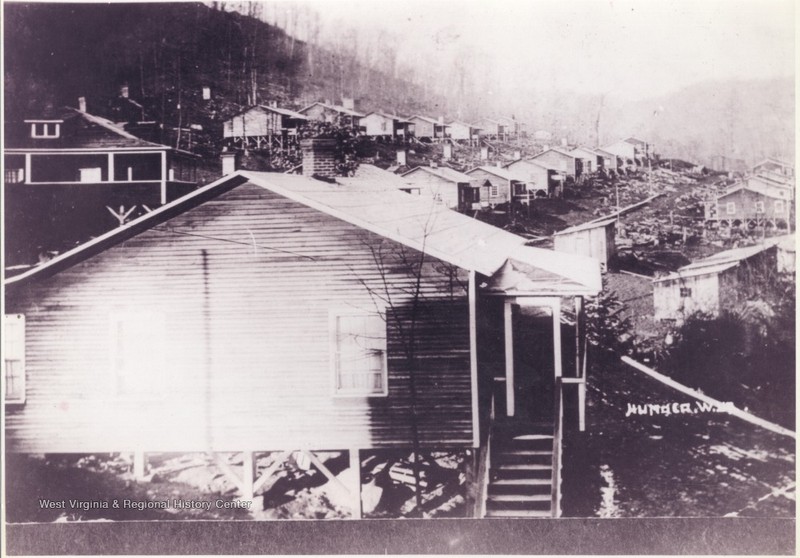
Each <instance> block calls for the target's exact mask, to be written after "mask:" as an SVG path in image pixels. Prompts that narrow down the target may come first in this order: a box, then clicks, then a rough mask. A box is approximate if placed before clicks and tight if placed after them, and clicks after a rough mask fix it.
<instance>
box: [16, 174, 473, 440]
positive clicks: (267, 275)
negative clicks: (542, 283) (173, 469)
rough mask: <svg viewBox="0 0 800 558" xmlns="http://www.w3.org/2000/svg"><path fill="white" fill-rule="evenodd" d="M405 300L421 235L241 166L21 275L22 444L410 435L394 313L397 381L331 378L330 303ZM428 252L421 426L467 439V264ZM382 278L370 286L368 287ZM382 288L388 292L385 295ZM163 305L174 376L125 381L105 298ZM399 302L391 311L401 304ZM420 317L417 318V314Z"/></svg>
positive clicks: (427, 432) (113, 307)
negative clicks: (379, 384)
mask: <svg viewBox="0 0 800 558" xmlns="http://www.w3.org/2000/svg"><path fill="white" fill-rule="evenodd" d="M375 254H384V255H385V257H383V258H381V257H378V258H377V260H378V261H379V262H383V266H384V268H385V270H386V276H387V277H386V278H387V279H388V281H389V285H391V287H390V290H389V293H390V294H391V297H392V299H394V300H395V301H396V302H397V304H398V305H399V306H398V308H399V310H398V314H403V313H404V312H406V313H407V312H408V308H407V306H406V307H402V303H403V301H406V302H407V301H408V298H409V297H408V294H407V291H408V290H409V289H411V288H412V287H413V283H414V281H413V276H410V275H409V274H408V273H407V272H406V270H405V264H404V260H403V258H407V259H408V260H410V261H411V262H414V261H417V260H416V259H415V258H416V257H418V256H419V254H418V253H416V252H414V251H412V250H409V249H402V248H401V247H400V246H399V245H397V244H394V243H392V242H390V241H388V240H386V239H383V238H382V237H378V236H376V235H374V234H372V233H369V232H367V231H364V230H362V229H359V228H357V227H355V226H353V225H350V224H348V223H345V222H344V221H340V220H338V219H335V218H333V217H330V216H328V215H326V214H323V213H320V212H317V211H315V210H312V209H310V208H308V207H307V206H304V205H302V204H299V203H296V202H293V201H290V200H287V199H285V198H283V197H280V196H278V195H276V194H273V193H271V192H268V191H266V190H263V189H261V188H258V187H256V186H253V185H250V184H245V185H243V186H240V187H238V188H236V189H234V190H232V191H231V192H228V193H226V194H223V195H221V196H220V197H218V198H216V199H214V200H211V201H209V202H206V203H205V204H203V205H201V206H199V207H197V208H195V209H193V210H190V211H188V212H186V213H184V214H182V215H180V216H178V217H175V218H173V219H171V220H169V221H167V222H166V223H164V224H163V225H160V226H158V227H156V228H155V229H153V230H148V231H145V232H144V233H142V234H140V235H138V236H136V237H134V238H132V239H130V240H128V241H126V242H124V243H122V244H120V245H117V246H115V247H113V248H110V249H108V250H107V251H105V252H103V253H101V254H99V255H97V256H95V257H93V258H90V259H89V260H86V261H85V262H83V263H80V264H78V265H76V266H74V267H72V268H70V269H67V270H65V271H63V272H61V273H59V274H57V275H55V276H53V277H51V278H48V279H42V280H40V281H38V282H35V283H32V284H28V285H22V286H19V287H15V288H13V289H12V290H10V291H9V292H8V294H7V297H8V298H7V312H9V313H12V312H13V313H22V314H24V315H25V316H26V320H27V330H26V335H27V341H28V343H27V347H26V357H27V371H26V372H27V379H28V390H27V395H28V400H27V402H26V404H25V405H24V406H22V407H18V408H9V409H7V411H6V426H7V433H6V436H7V437H6V441H7V447H8V448H9V450H11V451H18V452H100V451H121V450H131V449H143V450H149V451H168V450H169V451H201V450H216V451H226V450H230V451H234V450H242V449H253V450H271V449H282V448H295V447H308V448H317V449H324V448H329V449H334V448H349V447H362V448H366V447H391V446H409V445H410V444H411V419H410V408H411V400H410V396H409V381H410V377H409V366H408V361H407V360H406V359H405V358H404V353H403V351H402V346H403V345H402V344H403V342H404V341H405V340H407V338H402V337H398V336H397V335H392V333H391V332H393V331H395V330H396V329H397V327H398V326H397V324H396V322H395V320H393V319H390V320H389V323H390V327H389V328H388V329H389V332H390V335H389V340H388V348H389V356H388V367H389V380H388V384H389V394H388V396H386V397H372V398H345V397H334V396H333V395H332V381H333V376H332V371H331V367H330V355H329V313H330V311H331V310H332V309H333V310H336V309H342V308H344V309H350V310H352V309H353V308H358V309H364V310H366V311H370V310H372V309H374V308H375V302H376V299H375V297H376V294H377V296H378V298H380V297H384V298H385V296H386V293H385V292H384V291H383V289H384V281H383V279H384V276H383V275H382V274H381V273H380V272H379V271H378V265H376V256H375ZM452 271H453V270H452V268H449V267H448V266H446V265H444V264H442V263H441V262H438V261H436V260H433V259H429V260H428V262H427V263H426V265H425V273H424V278H423V281H422V287H421V288H422V292H423V300H424V301H425V304H424V305H423V307H422V308H420V309H419V316H420V318H419V320H418V325H417V331H418V335H417V336H416V338H417V340H418V343H417V348H416V359H415V362H416V374H415V376H414V377H415V378H416V385H417V392H418V398H417V407H418V416H419V428H420V440H421V443H423V444H424V445H427V446H440V447H441V446H470V445H471V444H472V436H473V433H472V414H471V389H470V362H469V356H470V352H469V323H468V304H467V299H466V285H467V278H466V273H465V272H462V271H461V270H458V273H455V274H453V273H452ZM365 285H368V286H369V289H368V288H366V287H365ZM377 302H378V303H380V300H377ZM130 310H144V311H153V312H154V313H159V312H160V313H163V316H164V320H165V328H166V329H165V330H166V332H167V339H166V341H167V343H166V347H165V360H164V363H163V368H161V369H159V370H157V372H158V373H159V374H160V375H161V376H162V380H161V381H162V382H163V387H162V388H161V389H160V390H157V392H156V393H155V394H153V395H152V396H150V397H130V396H129V397H122V396H118V395H117V394H116V391H115V387H114V382H113V379H112V378H111V372H110V367H111V356H110V343H109V324H110V316H111V315H113V314H114V313H118V312H125V311H130ZM390 315H394V314H393V313H392V312H390ZM406 323H407V322H406Z"/></svg>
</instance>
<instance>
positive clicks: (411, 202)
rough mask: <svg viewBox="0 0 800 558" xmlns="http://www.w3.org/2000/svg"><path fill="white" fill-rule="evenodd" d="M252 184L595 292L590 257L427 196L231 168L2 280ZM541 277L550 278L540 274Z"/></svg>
mask: <svg viewBox="0 0 800 558" xmlns="http://www.w3.org/2000/svg"><path fill="white" fill-rule="evenodd" d="M246 182H249V183H250V184H253V185H256V186H259V187H261V188H264V189H266V190H269V191H272V192H274V193H276V194H278V195H281V196H284V197H286V198H288V199H291V200H294V201H296V202H298V203H302V204H304V205H306V206H308V207H311V208H313V209H316V210H318V211H321V212H323V213H326V214H328V215H331V216H333V217H336V218H338V219H342V220H344V221H346V222H349V223H351V224H353V225H355V226H358V227H360V228H363V229H365V230H369V231H371V232H373V233H375V234H378V235H381V236H383V237H385V238H388V239H390V240H393V241H395V242H399V243H401V244H404V245H406V246H408V247H410V248H412V249H416V250H420V251H423V252H425V253H427V254H430V255H431V256H432V257H435V258H438V259H440V260H442V261H445V262H448V263H450V264H452V265H455V266H458V267H461V268H462V269H466V270H471V271H475V272H477V273H480V274H482V275H485V276H492V275H493V274H494V273H495V272H496V271H498V270H499V269H500V268H501V267H503V265H504V264H505V263H506V262H507V261H509V260H514V261H515V262H518V263H517V264H514V265H516V266H517V269H521V273H523V274H527V273H528V271H529V270H535V273H531V276H529V277H528V279H529V280H530V281H531V283H530V285H528V286H529V287H531V288H532V287H536V288H537V289H538V290H537V292H551V293H559V294H596V293H597V292H599V291H600V290H601V289H602V283H601V278H600V267H599V264H598V262H597V260H594V259H591V258H586V257H582V256H576V255H572V254H563V253H556V252H554V251H551V250H545V249H542V248H533V247H529V246H525V245H524V244H525V242H526V240H525V239H524V238H522V237H520V236H517V235H515V234H512V233H509V232H507V231H504V230H502V229H499V228H496V227H493V226H491V225H489V224H486V223H482V222H480V221H477V220H475V219H471V218H469V217H467V216H466V215H462V214H460V213H457V212H455V211H452V210H450V209H447V208H446V207H443V206H442V205H441V204H438V203H436V202H435V201H433V200H432V199H428V198H426V197H422V196H411V195H408V194H405V193H403V192H400V191H389V190H384V189H369V188H364V187H363V186H362V185H358V184H353V183H349V184H330V183H328V182H323V181H319V180H315V179H313V178H309V177H306V176H302V175H289V174H281V173H265V172H250V171H237V172H235V173H233V174H230V175H228V176H225V177H223V178H221V179H219V180H217V181H216V182H213V183H211V184H209V185H207V186H204V187H203V188H200V189H198V190H195V191H194V192H192V193H191V194H188V195H186V196H183V197H182V198H179V199H177V200H175V201H173V202H171V203H169V204H166V205H164V206H161V207H160V208H158V209H156V210H154V211H152V212H150V213H147V214H145V215H143V216H141V217H139V218H138V219H135V220H133V221H131V222H130V223H127V224H126V225H123V226H122V227H118V228H116V229H114V230H113V231H110V232H108V233H106V234H104V235H102V236H100V237H97V238H95V239H94V240H91V241H89V242H87V243H85V244H83V245H81V246H79V247H77V248H75V249H73V250H70V251H69V252H66V253H64V254H61V255H59V256H57V257H55V258H53V259H52V260H50V261H49V262H47V263H44V264H41V265H39V266H38V267H36V268H33V269H31V270H29V271H27V272H25V273H22V274H20V275H17V276H14V277H12V278H9V279H6V281H5V284H6V285H15V284H23V283H25V282H27V281H29V280H32V279H34V278H38V277H49V276H51V275H54V274H56V273H58V272H59V271H61V270H63V269H66V268H68V267H71V266H73V265H75V264H77V263H79V262H81V261H84V260H86V259H88V258H90V257H92V256H93V255H95V254H97V253H100V252H102V251H104V250H106V249H108V248H110V247H111V246H114V245H116V244H118V243H120V242H123V241H124V240H127V239H129V238H132V237H133V236H135V235H137V234H139V233H141V232H144V231H145V230H148V229H149V228H151V227H153V226H156V225H158V224H160V223H163V222H164V221H166V220H168V219H170V218H171V217H175V216H177V215H179V214H181V213H183V212H184V211H187V210H189V209H192V208H193V207H196V206H198V205H200V204H202V203H204V202H206V201H209V200H211V199H214V198H216V197H217V196H219V195H221V194H222V193H225V192H228V191H230V190H232V189H234V188H236V187H238V186H241V185H242V184H244V183H246ZM547 277H550V279H551V280H549V281H545V279H546V278H547Z"/></svg>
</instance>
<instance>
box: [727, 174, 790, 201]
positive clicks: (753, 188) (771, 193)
mask: <svg viewBox="0 0 800 558" xmlns="http://www.w3.org/2000/svg"><path fill="white" fill-rule="evenodd" d="M751 178H756V177H751ZM740 190H748V191H750V192H755V193H757V194H760V195H762V196H768V197H771V198H775V199H778V200H782V199H786V198H785V197H783V196H780V195H778V194H776V191H782V192H787V191H791V188H790V187H788V186H787V185H785V184H780V183H769V182H766V181H754V182H752V183H750V182H739V183H737V184H734V185H733V186H731V187H730V188H728V190H726V191H725V192H724V193H722V194H720V195H719V196H718V197H717V200H721V199H722V198H725V197H727V196H729V195H731V194H735V193H736V192H738V191H740Z"/></svg>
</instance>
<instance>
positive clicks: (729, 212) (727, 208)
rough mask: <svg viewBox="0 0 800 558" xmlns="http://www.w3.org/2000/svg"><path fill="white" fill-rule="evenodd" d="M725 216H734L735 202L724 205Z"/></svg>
mask: <svg viewBox="0 0 800 558" xmlns="http://www.w3.org/2000/svg"><path fill="white" fill-rule="evenodd" d="M725 214H726V215H736V202H726V203H725Z"/></svg>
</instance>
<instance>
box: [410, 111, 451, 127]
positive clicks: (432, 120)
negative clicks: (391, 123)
mask: <svg viewBox="0 0 800 558" xmlns="http://www.w3.org/2000/svg"><path fill="white" fill-rule="evenodd" d="M415 118H418V119H420V120H424V121H425V122H427V123H428V124H436V125H438V126H444V124H440V123H439V121H438V120H436V119H435V118H431V117H429V116H422V115H421V114H415V115H414V116H409V117H408V119H409V120H414V119H415Z"/></svg>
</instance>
